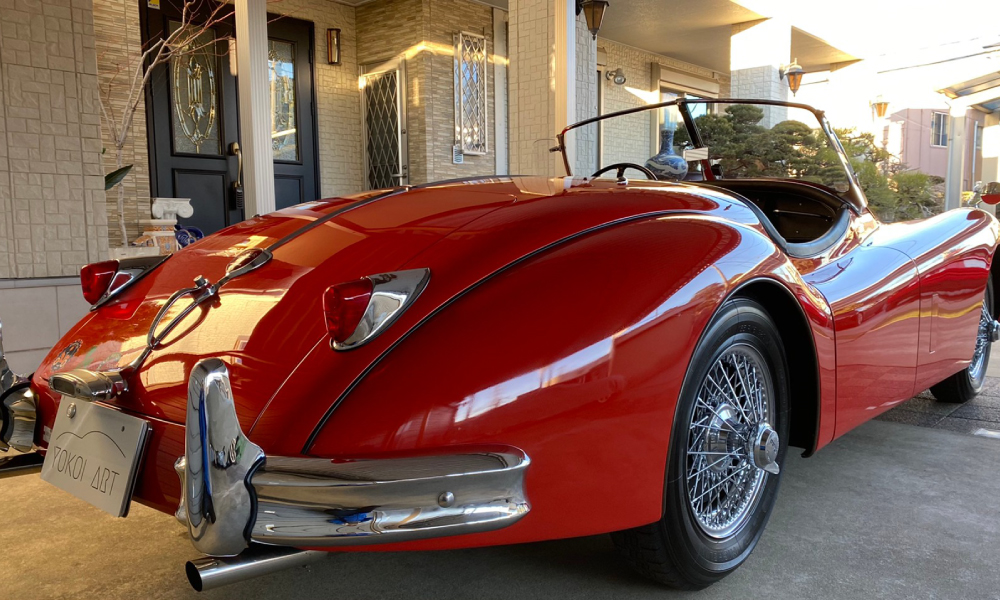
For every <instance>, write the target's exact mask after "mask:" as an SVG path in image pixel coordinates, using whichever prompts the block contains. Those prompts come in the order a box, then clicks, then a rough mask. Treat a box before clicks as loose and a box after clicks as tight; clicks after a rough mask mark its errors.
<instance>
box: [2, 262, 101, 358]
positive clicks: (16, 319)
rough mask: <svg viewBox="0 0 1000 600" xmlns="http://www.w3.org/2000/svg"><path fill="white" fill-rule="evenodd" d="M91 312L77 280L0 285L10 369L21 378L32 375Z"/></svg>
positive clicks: (4, 338) (52, 280) (5, 351)
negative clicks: (60, 341)
mask: <svg viewBox="0 0 1000 600" xmlns="http://www.w3.org/2000/svg"><path fill="white" fill-rule="evenodd" d="M89 308H90V306H89V305H88V304H87V302H86V301H84V299H83V292H82V291H81V290H80V280H79V279H77V278H75V277H74V278H56V279H44V280H38V279H35V280H7V281H0V321H2V322H3V348H4V353H5V358H6V359H7V362H8V363H9V364H10V368H11V369H12V370H13V371H14V372H15V373H18V374H22V375H28V374H30V373H31V372H33V371H34V370H35V369H36V368H37V367H38V365H39V363H40V362H41V361H42V359H43V358H45V355H46V354H48V352H49V349H50V348H52V346H53V345H55V343H56V342H57V341H59V338H61V337H62V336H63V335H65V334H66V332H67V331H69V329H70V328H71V327H73V326H74V325H76V323H77V321H79V320H80V319H81V318H83V316H84V315H86V314H87V311H88V310H89Z"/></svg>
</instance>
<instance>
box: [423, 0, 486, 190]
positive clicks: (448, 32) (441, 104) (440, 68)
mask: <svg viewBox="0 0 1000 600" xmlns="http://www.w3.org/2000/svg"><path fill="white" fill-rule="evenodd" d="M429 4H430V15H429V16H430V20H429V24H428V27H427V34H428V39H429V41H430V42H431V44H432V45H433V46H434V47H439V46H440V47H442V48H443V47H444V46H448V47H452V48H453V47H454V43H455V42H454V37H453V36H454V34H456V33H458V32H459V31H466V32H469V33H475V34H479V35H485V36H486V54H487V63H486V115H487V131H488V133H487V139H488V141H489V144H488V148H489V149H488V150H487V152H486V154H484V155H481V156H473V155H466V156H465V161H464V163H463V164H460V165H456V164H453V163H452V147H453V146H454V145H455V54H454V50H452V52H450V53H449V52H440V53H439V52H431V53H429V62H430V76H431V77H430V83H431V86H430V89H429V90H427V91H426V92H425V94H424V97H425V98H426V99H427V101H428V102H429V103H430V107H429V109H428V123H427V127H428V131H429V132H430V133H429V138H428V151H427V154H428V158H429V160H430V162H431V168H430V177H431V178H432V180H442V179H453V178H456V177H474V176H477V175H492V174H494V173H495V172H496V154H495V150H494V148H495V146H494V144H495V143H496V123H495V120H496V118H495V117H496V115H495V113H494V110H493V103H494V101H495V99H496V94H494V82H493V79H494V76H493V75H494V74H493V58H494V57H493V9H492V8H490V7H489V6H485V5H483V4H477V3H474V2H469V1H468V0H429ZM427 92H429V93H427Z"/></svg>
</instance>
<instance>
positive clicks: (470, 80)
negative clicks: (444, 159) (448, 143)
mask: <svg viewBox="0 0 1000 600" xmlns="http://www.w3.org/2000/svg"><path fill="white" fill-rule="evenodd" d="M487 127H488V122H487V117H486V37H484V36H481V35H476V34H474V33H465V32H462V33H458V34H455V135H456V137H457V138H458V139H457V140H456V144H458V145H461V148H462V152H463V153H465V154H473V155H481V154H486V152H487V149H488V145H487V144H488V139H487V132H486V129H487Z"/></svg>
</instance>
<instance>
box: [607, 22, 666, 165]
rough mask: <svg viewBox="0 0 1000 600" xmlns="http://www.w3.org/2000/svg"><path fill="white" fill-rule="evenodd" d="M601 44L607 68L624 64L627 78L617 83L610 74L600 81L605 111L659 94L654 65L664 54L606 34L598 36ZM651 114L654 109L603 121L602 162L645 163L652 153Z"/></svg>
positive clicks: (622, 108) (620, 66) (653, 97)
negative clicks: (606, 37) (647, 50)
mask: <svg viewBox="0 0 1000 600" xmlns="http://www.w3.org/2000/svg"><path fill="white" fill-rule="evenodd" d="M598 45H599V46H600V47H601V48H603V49H604V50H605V51H606V52H607V61H608V64H607V69H608V70H612V71H613V70H615V69H618V68H621V69H622V71H623V72H624V73H625V78H626V82H625V85H615V83H614V82H613V81H608V80H607V78H605V79H604V80H602V81H601V82H600V85H602V86H603V88H602V92H603V93H604V113H605V114H607V113H612V112H615V111H617V110H625V109H626V108H632V107H635V106H644V105H645V104H647V103H648V102H647V100H649V101H653V100H655V96H656V95H655V94H654V93H652V90H654V88H655V87H656V82H654V81H653V80H652V79H653V75H652V65H653V62H654V61H655V60H657V59H660V58H662V57H660V56H658V55H656V54H652V53H650V52H646V51H644V50H640V49H639V48H633V47H632V46H626V45H625V44H618V43H616V42H612V41H611V40H606V39H604V38H598ZM629 89H632V90H636V91H639V92H643V93H646V94H647V96H648V98H640V97H639V96H637V95H636V94H634V93H633V92H631V91H629ZM652 116H653V112H652V111H649V112H640V113H636V114H633V115H628V116H625V117H618V118H614V119H608V120H607V121H604V130H603V131H602V134H601V145H602V156H603V163H604V164H605V165H610V164H613V163H617V162H633V163H638V164H640V165H641V164H643V163H644V162H645V161H646V159H647V158H649V157H650V156H651V153H650V148H651V146H650V141H649V134H650V118H651V117H652Z"/></svg>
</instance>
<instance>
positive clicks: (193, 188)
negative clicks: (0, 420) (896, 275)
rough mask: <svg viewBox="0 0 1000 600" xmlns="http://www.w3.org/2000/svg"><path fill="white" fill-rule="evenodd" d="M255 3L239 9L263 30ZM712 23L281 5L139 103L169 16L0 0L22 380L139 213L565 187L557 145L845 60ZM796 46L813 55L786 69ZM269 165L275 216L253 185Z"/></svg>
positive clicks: (621, 6)
mask: <svg viewBox="0 0 1000 600" xmlns="http://www.w3.org/2000/svg"><path fill="white" fill-rule="evenodd" d="M258 1H261V0H237V1H236V2H235V5H236V6H237V8H238V9H239V8H241V7H242V8H244V9H245V8H246V7H248V6H249V7H251V8H256V9H261V5H259V4H257V2H258ZM666 4H676V6H674V7H673V9H678V10H679V9H680V8H682V5H683V4H684V3H683V2H680V1H677V2H672V3H671V2H668V3H666ZM725 4H727V5H730V6H729V10H726V11H717V10H715V9H713V8H712V7H705V8H703V9H697V10H693V11H692V10H690V9H686V10H687V12H688V13H691V15H690V18H691V22H693V23H697V24H698V25H699V27H701V28H702V29H699V31H702V33H700V34H699V35H697V36H694V35H692V34H691V32H690V31H688V29H689V27H688V25H687V22H686V21H684V20H677V19H663V20H656V19H649V18H646V17H648V15H649V14H651V11H653V12H656V11H660V10H662V9H663V8H664V7H663V6H662V5H663V3H662V2H653V0H635V1H634V2H633V1H630V2H627V3H626V2H612V6H611V7H610V8H609V9H608V11H607V14H606V18H605V20H604V23H603V25H602V29H601V31H600V32H599V33H598V35H597V36H596V37H595V36H593V35H592V34H591V33H590V32H589V31H588V28H587V23H586V21H585V19H584V16H583V15H582V14H578V13H577V12H576V10H575V8H576V7H575V2H573V1H572V0H571V1H569V2H567V0H489V1H485V0H484V1H479V0H343V1H333V0H280V1H274V2H268V3H266V15H267V16H266V28H267V29H266V31H267V34H266V44H263V43H260V44H257V45H255V46H254V48H256V47H257V46H258V45H259V46H261V47H263V46H264V45H266V58H265V59H264V60H262V61H260V63H259V64H258V63H254V62H252V61H251V62H250V63H245V62H241V61H243V60H244V58H245V56H243V55H241V54H240V53H241V52H247V51H249V50H248V49H247V48H245V47H244V48H242V49H241V44H240V35H239V34H238V33H237V32H240V31H245V30H244V29H241V28H240V23H238V22H237V19H236V18H234V17H232V16H227V17H226V18H224V19H221V20H219V21H218V22H216V23H214V24H213V26H212V27H210V28H209V29H207V30H206V31H204V32H203V34H202V35H201V37H199V38H198V40H199V46H198V47H197V48H196V49H195V50H193V51H192V52H190V53H188V54H185V55H183V58H182V59H180V60H175V61H173V62H171V63H170V64H167V65H161V66H159V67H157V69H155V70H154V72H153V73H152V76H151V79H150V81H149V82H148V85H147V86H145V88H142V91H141V93H138V94H136V93H131V92H132V91H133V89H132V80H133V74H134V73H135V72H136V69H137V66H138V65H140V64H141V62H142V57H143V52H144V50H145V49H147V48H149V47H150V46H151V45H152V44H154V43H155V42H156V40H158V39H160V38H161V37H163V36H165V35H168V34H169V32H171V31H173V30H174V29H175V28H176V27H177V26H178V23H179V22H180V21H181V19H182V10H183V8H184V4H183V2H181V1H180V0H0V106H2V111H0V137H2V142H0V320H2V322H3V324H4V330H3V333H4V335H5V338H4V344H5V349H6V350H7V352H8V355H7V356H8V359H9V361H10V362H11V364H12V365H14V367H15V369H19V370H22V371H30V370H31V369H33V368H34V366H35V365H36V364H37V363H38V361H39V360H40V359H41V358H42V357H43V356H44V353H45V352H46V351H47V349H48V348H49V347H50V346H51V345H52V344H54V343H55V342H56V341H57V340H58V338H59V337H60V336H61V335H63V334H64V333H65V332H66V331H67V330H68V328H69V327H70V326H71V325H72V324H73V323H75V322H76V320H77V319H79V318H80V317H81V316H82V315H83V314H85V312H86V310H87V308H88V307H87V306H86V304H85V303H84V302H83V300H82V298H81V297H80V292H79V285H78V279H77V274H78V272H79V269H80V267H82V266H83V265H85V264H88V263H91V262H96V261H99V260H103V259H106V258H107V257H108V256H109V255H110V254H112V253H114V252H115V249H116V248H120V247H122V246H124V245H125V244H126V243H128V242H131V241H133V240H135V239H136V238H137V237H138V236H140V235H141V233H142V231H143V229H144V228H145V227H146V225H147V224H148V221H149V220H150V218H151V215H150V206H151V202H152V199H153V198H157V197H165V198H172V197H181V198H190V199H191V205H192V207H193V209H194V213H193V215H192V216H190V217H182V218H181V219H180V222H181V224H183V225H186V226H194V227H197V228H200V229H202V230H203V231H204V232H205V233H211V232H213V231H216V230H218V229H221V228H222V227H225V226H227V225H229V224H232V223H235V222H238V221H239V220H241V219H243V218H245V217H246V216H249V215H252V214H254V213H255V212H265V211H266V210H273V209H275V208H277V209H280V208H283V207H287V206H291V205H294V204H298V203H300V202H305V201H310V200H315V199H317V198H324V197H333V196H338V195H343V194H349V193H355V192H358V191H361V190H365V189H374V188H380V187H386V186H391V185H397V184H421V183H426V182H430V181H437V180H443V179H451V178H460V177H474V176H482V175H506V174H535V173H542V174H552V175H558V174H563V169H562V165H561V163H560V162H559V160H558V159H557V157H556V156H554V155H552V154H551V153H550V152H549V151H548V150H549V148H550V147H551V146H552V144H553V139H554V136H555V134H556V133H557V132H558V131H559V130H561V129H562V127H564V126H565V125H566V124H568V123H571V122H573V121H576V120H579V119H583V118H587V117H590V116H595V115H597V114H599V113H607V112H612V111H615V110H621V109H624V108H629V107H632V106H639V105H643V104H647V103H650V102H657V101H660V100H661V99H666V98H672V97H676V96H678V95H685V96H694V97H705V98H710V97H727V96H734V97H766V98H773V99H786V98H787V96H788V91H787V86H786V84H785V83H784V82H782V81H780V80H779V78H778V72H779V69H780V68H781V67H782V66H783V65H786V64H788V63H789V62H790V61H791V59H792V58H793V57H795V56H796V55H798V56H802V55H805V54H808V55H809V57H810V61H803V60H801V59H800V61H799V62H800V63H805V64H803V66H804V67H806V68H807V69H811V70H822V69H824V68H830V65H831V64H832V63H834V62H835V61H838V60H843V59H844V56H845V55H844V53H843V52H842V51H840V50H838V49H836V48H833V47H830V46H828V45H827V46H823V44H822V43H821V42H822V41H821V40H818V41H817V38H815V37H812V36H809V37H808V38H804V37H803V35H802V32H801V30H798V29H796V28H795V27H794V26H793V25H792V24H790V23H788V22H785V21H782V20H781V19H780V18H779V17H777V16H772V15H762V14H759V13H755V12H752V11H750V10H749V9H746V8H744V7H742V6H740V5H739V4H736V3H729V2H725ZM206 7H207V2H195V3H193V4H191V5H190V7H189V8H191V9H192V10H201V11H202V12H201V13H198V14H209V13H208V12H206V11H209V10H210V8H206ZM667 8H669V7H667ZM673 9H671V10H673ZM258 12H259V14H261V15H263V14H264V11H263V10H258ZM667 12H668V13H669V11H667ZM198 18H199V17H195V19H194V21H195V22H198ZM261 18H263V17H261ZM258 24H259V25H264V22H263V21H260V23H258ZM244 25H245V24H244ZM805 43H808V52H806V50H805V49H800V48H798V47H796V44H805ZM750 48H752V49H753V52H749V50H748V49H750ZM803 48H804V47H803ZM800 52H801V54H800ZM849 58H851V59H853V57H849ZM265 61H266V62H265ZM246 64H251V65H255V64H258V66H260V67H261V68H262V69H265V70H266V85H263V86H260V89H256V88H255V90H256V91H257V92H261V95H260V96H257V95H254V96H253V97H254V99H255V100H254V102H252V103H251V102H248V101H247V98H248V96H247V94H245V93H241V92H240V90H243V89H245V88H244V87H241V86H244V85H245V84H246V82H247V81H249V75H246V74H245V73H243V72H241V69H240V68H239V66H240V65H244V66H245V65H246ZM261 72H262V73H263V72H265V71H261ZM609 74H612V75H620V76H621V77H614V76H612V77H609V76H608V75H609ZM241 75H242V76H243V79H244V81H242V82H241V81H240V78H241ZM265 88H266V89H265ZM241 95H243V96H247V97H244V98H242V99H241V98H240V96H241ZM259 98H265V100H264V101H263V102H257V99H259ZM133 106H134V107H135V112H134V117H133V118H132V122H131V125H130V128H129V135H128V136H127V139H125V140H124V143H122V144H118V143H117V142H118V137H117V136H116V131H117V132H120V131H121V129H120V127H121V123H122V119H123V116H124V115H127V114H129V111H130V107H133ZM248 119H249V120H250V121H249V122H252V123H255V124H264V123H266V126H267V131H269V132H270V140H269V142H270V143H269V144H267V146H266V147H263V146H261V145H260V144H250V143H249V142H248V139H247V137H248V136H247V135H246V134H245V132H244V135H241V133H240V132H241V130H245V129H246V124H247V122H248ZM116 127H117V128H118V129H116ZM637 132H638V134H637ZM657 137H658V136H657V133H656V124H655V123H648V124H647V123H643V124H642V126H640V127H638V128H633V129H631V130H630V131H628V132H625V131H615V130H610V129H609V130H607V131H603V130H602V131H596V130H595V131H589V130H586V131H581V132H580V135H579V136H577V139H576V140H575V141H574V147H573V148H572V154H573V155H574V157H575V158H574V172H576V173H590V172H592V171H593V168H594V167H595V166H596V165H597V164H598V163H599V162H601V159H602V158H603V159H604V160H603V162H604V163H605V164H607V162H608V161H607V158H609V157H613V156H614V155H615V153H616V152H626V151H630V152H635V151H640V152H648V155H652V154H655V153H656V150H657V145H658V139H657ZM119 146H120V157H119V156H118V155H119ZM637 149H638V150H637ZM262 152H263V156H265V158H266V160H268V161H269V163H270V164H268V165H267V166H268V169H269V170H273V178H269V179H268V184H269V185H271V186H272V187H273V194H272V197H273V200H271V202H273V206H270V205H268V204H267V202H265V201H264V200H262V197H263V196H264V194H260V193H259V191H260V188H259V185H260V184H259V183H256V184H254V183H252V180H253V175H254V174H255V173H257V172H258V171H256V169H258V168H259V166H260V165H261V163H260V156H261V155H262V154H261V153H262ZM267 157H269V158H267ZM119 163H120V164H122V165H132V169H131V171H130V172H129V173H128V175H127V176H126V177H125V178H124V179H123V180H122V183H121V190H122V197H123V202H122V207H121V210H119V206H118V189H117V188H116V189H114V190H112V191H109V192H108V193H105V191H104V175H105V174H106V173H111V172H113V171H115V170H116V169H117V168H118V165H119ZM241 184H243V185H242V187H243V188H244V189H243V190H242V193H240V192H241V190H240V187H241ZM254 186H258V187H256V188H255V187H254ZM268 192H270V190H268ZM261 202H263V204H261ZM122 231H124V239H123V236H122V234H121V232H122Z"/></svg>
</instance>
